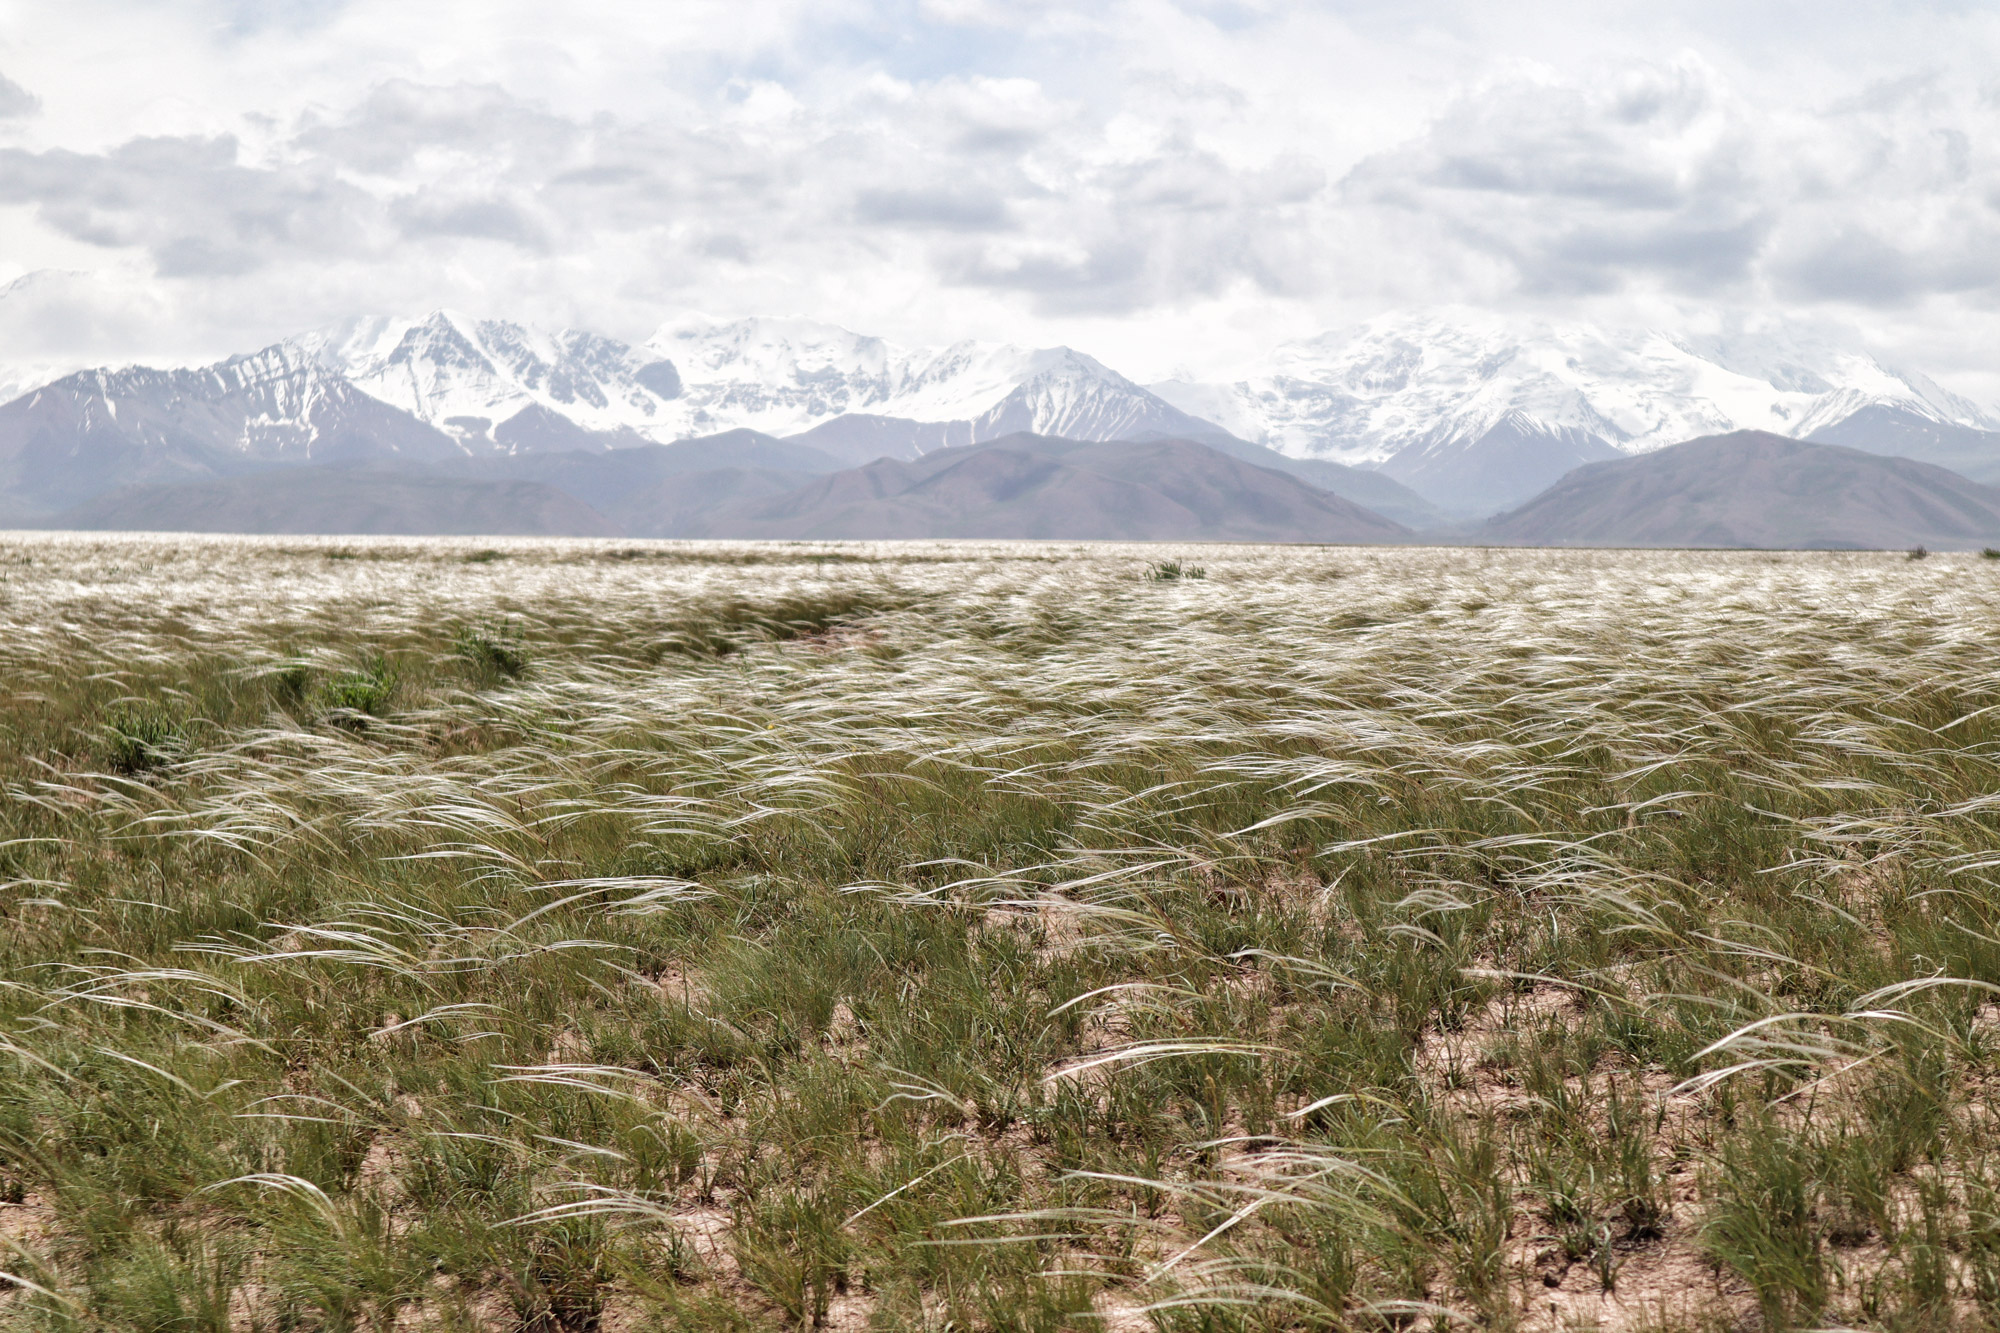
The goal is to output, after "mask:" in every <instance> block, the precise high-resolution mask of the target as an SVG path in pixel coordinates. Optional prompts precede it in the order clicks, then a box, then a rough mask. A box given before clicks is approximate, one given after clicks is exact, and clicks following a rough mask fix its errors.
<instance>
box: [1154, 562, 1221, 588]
mask: <svg viewBox="0 0 2000 1333" xmlns="http://www.w3.org/2000/svg"><path fill="white" fill-rule="evenodd" d="M1146 577H1147V578H1148V579H1149V580H1151V581H1152V582H1154V583H1176V582H1179V581H1180V580H1182V579H1205V578H1207V577H1208V571H1207V570H1206V569H1203V568H1202V567H1201V566H1200V565H1184V564H1182V563H1181V562H1180V561H1178V560H1160V561H1156V562H1154V563H1153V564H1150V565H1147V566H1146Z"/></svg>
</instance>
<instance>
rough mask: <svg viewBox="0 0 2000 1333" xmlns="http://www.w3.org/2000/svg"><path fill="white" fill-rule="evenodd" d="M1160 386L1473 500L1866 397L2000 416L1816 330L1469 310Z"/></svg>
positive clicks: (1170, 395) (1394, 320)
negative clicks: (1234, 371)
mask: <svg viewBox="0 0 2000 1333" xmlns="http://www.w3.org/2000/svg"><path fill="white" fill-rule="evenodd" d="M1150 387H1151V388H1152V389H1153V391H1154V392H1155V393H1157V394H1159V395H1160V396H1161V397H1162V398H1164V399H1166V400H1167V401H1168V402H1170V403H1173V404H1174V405H1175V406H1177V407H1179V408H1181V409H1182V410H1183V411H1186V412H1189V413H1193V414H1197V415H1200V416H1204V417H1207V418H1208V419H1210V420H1212V421H1215V422H1217V423H1218V424H1219V425H1221V426H1223V427H1224V428H1225V429H1227V430H1229V431H1231V432H1232V433H1234V434H1236V435H1238V436H1240V437H1241V438H1243V439H1247V440H1252V441H1256V442H1258V443H1261V444H1265V445H1268V446H1270V447H1271V448H1274V449H1277V450H1279V451H1281V452H1284V453H1287V454H1292V455H1294V456H1300V457H1321V458H1332V459H1337V460H1339V461H1342V462H1347V463H1354V464H1361V465H1366V466H1374V467H1378V468H1380V469H1381V470H1382V471H1384V472H1387V473H1388V474H1389V475H1391V476H1394V477H1397V478H1398V479H1399V480H1402V481H1404V482H1406V483H1408V484H1410V485H1412V486H1415V487H1416V488H1417V489H1418V490H1419V491H1423V492H1424V493H1425V494H1427V495H1429V496H1430V497H1431V498H1432V499H1434V500H1437V501H1438V502H1440V503H1446V504H1449V505H1452V506H1453V507H1455V508H1458V509H1461V510H1464V511H1467V512H1471V511H1473V510H1477V509H1481V508H1485V509H1488V510H1489V511H1490V509H1491V508H1495V507H1502V506H1504V505H1506V504H1507V503H1510V502H1512V501H1513V500H1516V499H1525V498H1526V496H1527V495H1529V494H1532V493H1533V492H1534V491H1535V490H1538V489H1540V488H1541V487H1542V486H1544V485H1546V484H1548V483H1549V482H1551V481H1553V480H1554V479H1555V477H1557V476H1560V475H1561V474H1562V473H1563V472H1565V471H1567V470H1568V469H1569V468H1571V467H1574V466H1576V465H1577V464H1579V463H1583V462H1588V461H1591V460H1592V459H1594V458H1609V457H1615V456H1617V453H1618V452H1625V453H1643V452H1645V451H1647V450H1650V449H1655V448H1660V447H1662V446H1665V445H1669V444H1675V443H1679V442H1681V441H1683V440H1690V439H1694V438H1696V437H1699V436H1704V435H1715V434H1720V433H1723V432H1727V431H1734V430H1765V431H1772V432H1776V433H1780V434H1786V435H1794V436H1800V437H1804V436H1808V435H1815V434H1818V433H1820V432H1823V431H1826V430H1828V429H1831V428H1833V427H1836V426H1838V425H1839V424H1840V423H1842V422H1845V421H1847V420H1848V419H1850V418H1852V417H1853V416H1854V415H1855V414H1856V413H1857V412H1861V411H1863V410H1864V409H1870V408H1874V409H1882V408H1890V409H1893V410H1894V411H1895V412H1896V413H1897V414H1899V417H1907V418H1910V419H1914V420H1920V421H1923V422H1929V423H1936V424H1941V425H1947V426H1951V427H1954V428H1958V429H1962V430H1971V431H1987V430H1991V429H1994V428H1995V426H1996V424H2000V423H1996V422H1994V421H1993V420H1992V419H1991V418H1989V417H1988V416H1987V415H1986V414H1985V413H1983V412H1982V411H1981V410H1980V409H1979V408H1978V407H1976V406H1975V405H1974V404H1972V403H1970V402H1968V401H1966V400H1965V399H1963V398H1960V397H1958V396H1956V395H1954V394H1951V393H1949V392H1947V391H1946V390H1944V389H1942V388H1940V387H1939V386H1938V385H1936V384H1934V383H1932V382H1931V381H1930V380H1928V379H1926V378H1924V377H1923V376H1921V375H1916V374H1912V373H1909V372H1901V371H1896V370H1892V369H1890V368H1889V367H1886V366H1884V365H1882V364H1881V363H1880V362H1878V361H1876V360H1875V359H1874V358H1872V357H1870V356H1868V355H1867V354H1865V353H1861V352H1856V351H1854V350H1852V349H1850V348H1843V347H1840V346H1837V345H1834V344H1832V343H1829V342H1826V341H1824V340H1818V339H1813V338H1810V337H1803V336H1798V335H1795V334H1790V333H1782V332H1781V333H1775V334H1763V335H1754V336H1750V335H1746V336H1737V337H1730V338H1690V337H1682V336H1676V335H1674V334H1671V333H1666V332H1661V331H1657V330H1638V331H1627V330H1616V329H1604V328H1600V327H1597V326H1594V325H1589V324H1579V323H1569V324H1561V323H1547V322H1528V321H1520V320H1509V319H1504V318H1501V317H1498V316H1495V315H1491V314H1486V313H1483V312H1475V311H1466V310H1446V311H1439V312H1427V313H1422V314H1417V315H1395V316H1386V317H1384V318H1381V319H1377V320H1374V321H1371V322H1370V323H1368V324H1364V325H1362V326H1361V327H1360V328H1359V329H1357V330H1353V331H1351V332H1342V333H1329V334H1325V335H1322V336H1320V337H1317V338H1312V339H1307V340H1305V341H1301V342H1295V343H1290V344H1287V345H1285V346H1283V347H1280V348H1279V349H1277V351H1276V352H1275V353H1274V354H1273V355H1272V357H1271V360H1270V364H1269V366H1268V368H1267V369H1265V370H1264V371H1263V372H1262V373H1259V374H1256V375H1253V376H1250V377H1249V378H1246V379H1243V380H1240V381H1237V382H1235V383H1229V384H1217V383H1202V382H1198V381H1189V380H1179V381H1170V382H1167V383H1163V384H1155V385H1152V386H1150ZM1996 443H2000V442H1996ZM1885 451H1893V450H1885ZM1995 455H1996V456H1995V462H1996V464H2000V449H1996V451H1995Z"/></svg>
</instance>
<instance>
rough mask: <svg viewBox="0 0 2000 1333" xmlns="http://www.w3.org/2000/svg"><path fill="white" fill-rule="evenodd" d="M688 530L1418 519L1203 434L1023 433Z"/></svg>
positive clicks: (906, 530)
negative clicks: (1101, 437) (1320, 485)
mask: <svg viewBox="0 0 2000 1333" xmlns="http://www.w3.org/2000/svg"><path fill="white" fill-rule="evenodd" d="M688 535H702V536H715V537H786V538H915V537H987V538H1074V539H1091V538H1103V539H1124V540H1140V541H1144V540H1169V539H1177V540H1190V539H1191V540H1214V541H1296V542H1393V541H1400V540H1406V539H1408V538H1409V537H1410V535H1411V533H1410V530H1409V529H1408V528H1406V527H1404V526H1402V525H1401V524H1398V523H1394V522H1391V521H1390V520H1388V519H1386V518H1383V517H1382V516H1381V515H1380V514H1376V513H1373V512H1371V511H1369V510H1367V509H1364V508H1362V507H1361V506H1359V505H1356V504H1354V503H1353V502H1351V501H1349V500H1344V499H1342V498H1341V497H1340V496H1337V495H1334V494H1331V493H1330V492H1327V491H1323V490H1319V489H1316V488H1315V487H1312V486H1309V485H1307V484H1306V483H1304V482H1302V481H1300V480H1298V479H1297V478H1295V477H1292V476H1288V475H1286V474H1285V473H1282V472H1277V471H1273V470H1271V469H1268V468H1261V467H1255V466H1253V465H1251V464H1248V463H1245V462H1243V461H1242V460H1240V459H1237V458H1233V457H1231V456H1229V455H1228V454H1225V453H1222V452H1220V451H1218V450H1216V449H1213V448H1210V447H1209V446H1207V445H1205V444H1197V443H1195V442H1193V441H1188V440H1156V441H1147V442H1139V443H1133V442H1114V443H1103V444H1094V443H1081V442H1078V441H1074V440H1062V439H1052V438H1050V437H1047V436H1039V435H1027V434H1018V435H1011V436H1007V437H1005V438H1003V439H1000V440H996V441H993V442H992V443H989V444H981V445H972V446H967V447H962V448H951V449H940V450H936V451H934V452H932V453H929V454H926V455H924V456H923V457H922V458H919V459H916V460H914V461H907V462H906V461H902V460H898V459H887V458H885V459H880V460H878V461H876V462H873V463H870V464H868V465H867V466H865V467H859V468H851V469H848V470H846V471H843V472H836V473H833V474H832V475H830V476H825V477H820V478H817V479H815V480H813V481H811V482H809V483H807V484H806V485H804V486H801V487H799V488H798V489H796V490H794V491H792V492H790V493H788V494H786V495H783V496H781V497H778V498H776V499H773V500H769V501H760V502H752V503H748V504H741V505H738V506H736V507H733V508H730V509H726V510H722V511H720V512H717V513H716V514H715V515H714V516H713V517H712V518H711V519H710V520H709V521H708V522H706V523H705V524H703V525H702V526H701V528H700V529H699V530H698V531H695V532H690V533H689V534H688Z"/></svg>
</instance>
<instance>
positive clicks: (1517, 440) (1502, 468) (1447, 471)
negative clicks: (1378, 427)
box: [1382, 412, 1623, 517]
mask: <svg viewBox="0 0 2000 1333" xmlns="http://www.w3.org/2000/svg"><path fill="white" fill-rule="evenodd" d="M1620 457H1623V455H1621V454H1620V453H1619V452H1618V450H1616V449H1614V448H1612V447H1611V446H1610V445H1608V444H1606V443H1605V442H1604V441H1603V440H1601V439H1599V438H1598V437H1597V436H1595V435H1592V434H1591V433H1590V432H1588V431H1585V430H1578V429H1575V428H1574V427H1566V426H1548V425H1544V424H1543V423H1541V422H1538V421H1535V420H1534V419H1532V418H1530V417H1528V416H1526V415H1525V414H1523V413H1520V412H1510V413H1508V414H1507V415H1506V416H1505V417H1504V418H1502V419H1501V420H1500V421H1499V422H1498V423H1496V424H1495V425H1493V426H1491V427H1489V428H1488V429H1486V430H1484V431H1482V432H1480V433H1478V434H1476V435H1453V434H1451V433H1450V432H1448V431H1442V430H1441V431H1439V432H1437V433H1435V434H1433V435H1431V436H1426V437H1425V438H1423V439H1420V440H1418V441H1417V442H1415V443H1414V444H1411V445H1410V446H1408V447H1407V448H1405V449H1403V450H1402V451H1401V452H1400V453H1398V454H1396V456H1395V457H1393V458H1391V459H1389V460H1388V461H1387V462H1386V463H1384V464H1382V471H1383V472H1384V473H1386V474H1388V475H1389V476H1391V477H1393V478H1395V479H1396V480H1397V481H1399V482H1401V483H1403V484H1404V485H1405V486H1408V487H1409V488H1410V489H1412V490H1414V491H1415V492H1416V493H1417V494H1419V495H1421V496H1422V497H1423V498H1424V499H1425V500H1427V501H1429V502H1430V503H1432V504H1435V505H1437V506H1439V507H1440V508H1442V509H1445V510H1447V511H1450V512H1452V513H1455V514H1462V515H1467V516H1471V517H1479V516H1482V515H1486V514H1491V513H1493V512H1494V511H1495V510H1498V509H1504V508H1506V507H1507V506H1508V505H1514V504H1519V503H1520V502H1521V501H1523V500H1525V499H1527V498H1528V497H1529V496H1532V495H1534V494H1535V493H1536V492H1537V491H1539V490H1541V489H1542V487H1544V486H1547V485H1549V484H1550V483H1552V482H1554V481H1556V480H1557V479H1558V478H1560V477H1562V476H1563V475H1565V474H1566V473H1568V472H1569V470H1570V469H1571V468H1574V467H1577V466H1579V465H1581V464H1585V463H1595V462H1598V461H1601V460H1612V459H1617V458H1620Z"/></svg>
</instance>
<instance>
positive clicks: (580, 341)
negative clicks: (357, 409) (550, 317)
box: [287, 310, 681, 444]
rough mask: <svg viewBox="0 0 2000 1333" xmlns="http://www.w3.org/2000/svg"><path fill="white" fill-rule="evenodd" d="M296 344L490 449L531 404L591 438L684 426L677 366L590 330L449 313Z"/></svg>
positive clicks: (664, 432) (376, 322)
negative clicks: (678, 406)
mask: <svg viewBox="0 0 2000 1333" xmlns="http://www.w3.org/2000/svg"><path fill="white" fill-rule="evenodd" d="M287 346H288V347H291V348H293V349H295V350H296V351H298V352H300V353H302V354H304V355H307V356H310V357H311V358H312V359H313V360H315V361H316V362H317V363H318V364H319V365H321V366H324V367H326V368H329V369H332V370H335V371H338V372H339V373H341V374H342V375H345V376H346V377H347V378H349V379H350V380H352V381H353V382H354V384H355V385H356V386H358V387H359V388H360V389H362V390H363V391H365V392H367V393H369V394H371V395H373V396H374V397H376V398H378V399H380V400H382V401H383V402H386V403H389V404H391V405H393V406H395V407H399V408H401V409H402V410H404V411H406V412H408V413H410V414H411V415H412V416H415V417H417V418H418V419H420V420H423V421H427V422H430V423H432V424H434V425H437V426H439V427H441V428H443V429H445V430H448V431H450V432H451V433H452V434H454V435H455V436H457V437H459V438H460V439H461V440H464V441H466V442H468V443H473V444H490V443H491V442H492V441H493V440H494V439H495V438H496V437H495V436H494V435H493V432H494V430H495V429H496V428H497V427H499V426H500V425H501V424H502V423H504V422H507V421H508V420H510V419H512V418H514V417H516V416H518V415H520V414H521V413H522V412H524V411H526V410H528V409H530V408H542V409H547V410H549V411H553V412H555V413H557V414H559V415H561V416H562V417H564V418H565V419H567V420H568V421H570V422H571V423H573V424H574V425H576V426H577V427H578V428H579V429H581V430H584V431H591V432H597V431H617V430H621V429H631V430H636V431H638V432H640V433H641V434H643V435H645V436H647V437H649V438H664V439H672V438H676V434H677V429H678V426H679V424H680V415H681V414H680V413H678V412H677V411H676V410H675V408H674V407H673V403H674V400H675V399H677V398H678V397H679V396H680V392H681V382H680V376H679V374H678V373H677V371H676V370H675V367H674V366H673V364H672V363H671V362H667V361H663V360H661V359H660V358H659V357H657V356H653V355H651V354H649V353H646V352H643V351H641V350H640V349H637V348H633V347H631V346H629V345H627V344H625V343H621V342H619V341H617V340H616V339H612V338H605V337H602V336H600V335H598V334H594V333H589V332H586V331H583V330H576V329H564V330H558V331H555V332H546V331H543V330H539V329H534V328H530V327H528V326H526V325H521V324H515V323H511V322H508V321H506V320H475V319H471V318H469V317H467V316H465V315H462V314H459V313H457V312H455V311H448V310H440V311H436V312H433V313H432V314H430V315H428V316H426V317H424V318H423V319H420V320H399V319H384V318H367V319H358V320H352V321H349V322H348V323H346V324H344V325H339V326H336V327H335V328H331V329H325V330H321V331H319V332H316V333H311V334H306V335H303V336H301V337H299V338H295V339H293V340H291V342H290V343H288V344H287Z"/></svg>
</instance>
